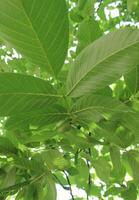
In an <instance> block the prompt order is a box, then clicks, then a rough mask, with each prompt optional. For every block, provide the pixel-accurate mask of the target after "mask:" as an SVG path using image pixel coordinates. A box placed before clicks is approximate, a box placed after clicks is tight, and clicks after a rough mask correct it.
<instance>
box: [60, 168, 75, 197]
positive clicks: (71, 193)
mask: <svg viewBox="0 0 139 200" xmlns="http://www.w3.org/2000/svg"><path fill="white" fill-rule="evenodd" d="M63 172H64V174H65V176H66V179H67V182H68V185H69V188H70V195H71V198H72V200H75V199H74V196H73V192H72V188H71V183H70V179H69V177H68V175H67V172H66V171H63Z"/></svg>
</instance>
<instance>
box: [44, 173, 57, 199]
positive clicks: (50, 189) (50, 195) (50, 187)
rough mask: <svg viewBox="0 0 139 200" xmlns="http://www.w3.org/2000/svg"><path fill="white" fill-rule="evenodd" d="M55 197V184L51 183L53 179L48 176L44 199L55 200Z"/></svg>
mask: <svg viewBox="0 0 139 200" xmlns="http://www.w3.org/2000/svg"><path fill="white" fill-rule="evenodd" d="M56 197H57V192H56V186H55V182H54V181H53V179H52V178H51V177H50V176H48V177H47V195H46V199H50V200H56Z"/></svg>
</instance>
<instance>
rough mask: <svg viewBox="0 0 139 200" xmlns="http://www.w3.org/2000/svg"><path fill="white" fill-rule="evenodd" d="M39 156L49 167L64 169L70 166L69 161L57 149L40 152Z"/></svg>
mask: <svg viewBox="0 0 139 200" xmlns="http://www.w3.org/2000/svg"><path fill="white" fill-rule="evenodd" d="M40 156H41V157H42V158H43V160H44V161H45V162H46V165H47V166H48V168H49V169H59V170H64V169H66V168H69V167H70V163H69V161H68V160H66V159H65V158H64V156H63V154H62V153H60V152H59V151H58V150H54V149H50V150H47V151H45V152H43V153H41V155H40Z"/></svg>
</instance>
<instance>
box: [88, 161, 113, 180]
mask: <svg viewBox="0 0 139 200" xmlns="http://www.w3.org/2000/svg"><path fill="white" fill-rule="evenodd" d="M92 165H93V167H94V168H95V170H96V174H97V176H98V177H99V178H100V179H101V180H102V181H104V182H106V183H108V182H109V177H110V172H111V166H110V164H109V163H108V161H107V160H106V159H105V158H104V157H99V158H98V159H97V160H94V161H93V163H92Z"/></svg>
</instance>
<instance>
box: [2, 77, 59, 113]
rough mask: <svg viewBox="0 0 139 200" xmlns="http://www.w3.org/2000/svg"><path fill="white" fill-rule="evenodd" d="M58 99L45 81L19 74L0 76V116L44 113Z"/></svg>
mask: <svg viewBox="0 0 139 200" xmlns="http://www.w3.org/2000/svg"><path fill="white" fill-rule="evenodd" d="M58 98H59V96H58V95H57V94H55V90H54V89H53V88H52V87H51V85H49V83H48V82H47V81H44V80H41V79H39V78H35V77H33V76H27V75H21V74H12V73H1V74H0V116H10V115H17V114H23V113H26V114H27V113H29V112H35V111H38V112H45V111H47V110H48V108H49V106H50V105H51V104H52V103H53V104H54V102H55V101H56V100H57V99H58Z"/></svg>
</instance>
